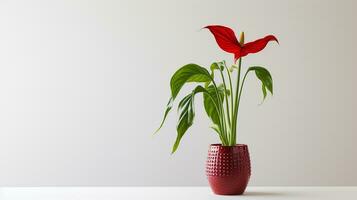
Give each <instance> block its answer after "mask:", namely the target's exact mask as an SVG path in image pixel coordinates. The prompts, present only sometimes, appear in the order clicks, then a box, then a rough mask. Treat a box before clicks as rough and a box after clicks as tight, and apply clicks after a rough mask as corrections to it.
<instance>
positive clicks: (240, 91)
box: [235, 71, 249, 139]
mask: <svg viewBox="0 0 357 200" xmlns="http://www.w3.org/2000/svg"><path fill="white" fill-rule="evenodd" d="M248 72H249V71H246V72H245V74H244V77H243V80H242V84H241V86H240V89H239V95H238V104H237V116H236V117H237V118H238V111H239V104H240V99H241V95H242V91H243V85H244V83H245V78H246V77H247V75H248ZM235 139H236V138H235Z"/></svg>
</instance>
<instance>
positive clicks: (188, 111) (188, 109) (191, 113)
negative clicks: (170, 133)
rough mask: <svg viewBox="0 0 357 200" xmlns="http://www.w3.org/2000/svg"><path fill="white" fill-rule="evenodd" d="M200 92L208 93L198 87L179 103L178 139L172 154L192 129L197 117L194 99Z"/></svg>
mask: <svg viewBox="0 0 357 200" xmlns="http://www.w3.org/2000/svg"><path fill="white" fill-rule="evenodd" d="M200 92H206V89H205V88H203V87H202V86H197V87H196V88H195V89H194V90H193V91H192V93H190V94H188V95H187V96H185V97H184V98H183V99H182V100H181V101H180V103H179V113H180V117H179V121H178V124H177V127H176V130H177V137H176V141H175V143H174V145H173V147H172V152H171V153H172V154H173V153H175V151H176V150H177V148H178V146H179V144H180V141H181V139H182V137H183V136H184V134H185V133H186V131H187V130H188V128H190V127H191V126H192V124H193V119H194V117H195V109H194V99H195V95H196V94H197V93H200Z"/></svg>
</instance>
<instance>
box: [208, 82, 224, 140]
mask: <svg viewBox="0 0 357 200" xmlns="http://www.w3.org/2000/svg"><path fill="white" fill-rule="evenodd" d="M217 89H218V94H219V95H220V96H221V99H223V98H224V87H223V85H220V86H218V87H217ZM206 90H207V93H203V104H204V108H205V110H206V113H207V115H208V117H209V118H210V119H211V121H212V122H213V125H214V127H215V129H214V130H216V131H217V132H218V133H221V131H220V130H219V127H221V122H220V119H219V116H220V113H219V110H217V109H218V108H216V106H219V105H220V104H223V102H220V100H219V98H218V96H217V93H216V91H215V89H214V86H213V85H210V86H209V87H207V88H206Z"/></svg>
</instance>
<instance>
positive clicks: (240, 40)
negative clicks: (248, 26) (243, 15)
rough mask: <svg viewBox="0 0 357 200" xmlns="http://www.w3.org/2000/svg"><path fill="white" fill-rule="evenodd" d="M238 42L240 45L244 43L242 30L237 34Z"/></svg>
mask: <svg viewBox="0 0 357 200" xmlns="http://www.w3.org/2000/svg"><path fill="white" fill-rule="evenodd" d="M239 44H240V45H242V46H243V45H244V32H242V33H241V34H240V36H239Z"/></svg>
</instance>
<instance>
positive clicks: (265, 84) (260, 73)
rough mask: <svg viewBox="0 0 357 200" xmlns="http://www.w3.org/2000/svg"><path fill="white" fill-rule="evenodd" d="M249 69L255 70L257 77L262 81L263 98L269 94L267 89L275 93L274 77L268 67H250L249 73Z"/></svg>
mask: <svg viewBox="0 0 357 200" xmlns="http://www.w3.org/2000/svg"><path fill="white" fill-rule="evenodd" d="M249 71H254V72H255V75H256V76H257V78H258V79H259V80H260V81H261V82H262V92H263V100H264V99H265V97H266V96H267V91H266V90H268V91H269V92H270V93H271V94H273V79H272V77H271V75H270V73H269V71H268V70H267V69H265V68H264V67H259V66H254V67H249V69H248V71H247V73H248V72H249Z"/></svg>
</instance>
